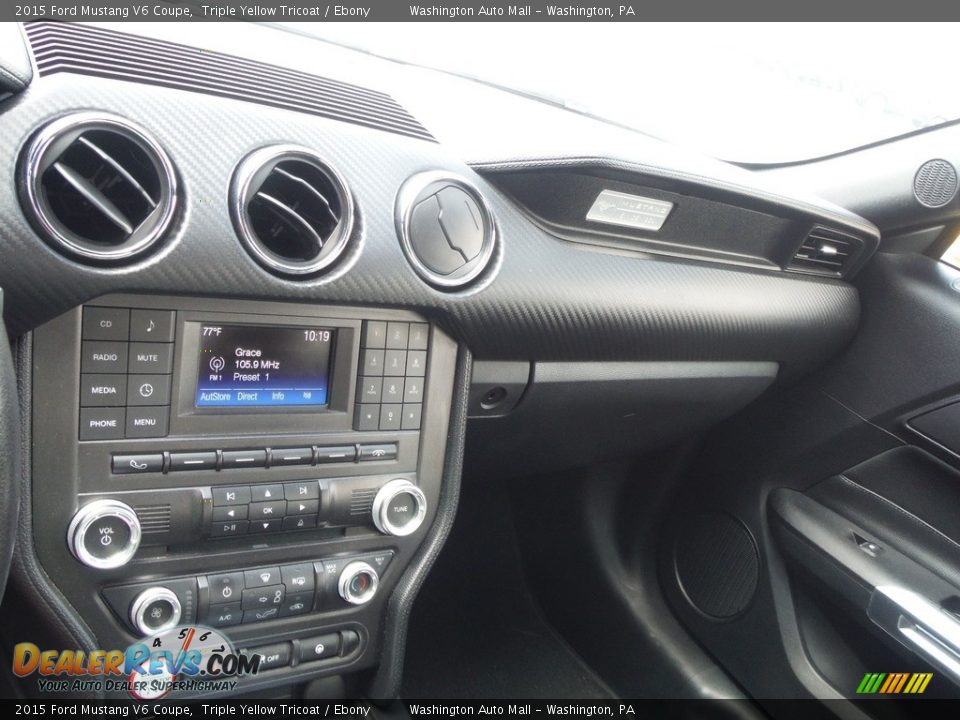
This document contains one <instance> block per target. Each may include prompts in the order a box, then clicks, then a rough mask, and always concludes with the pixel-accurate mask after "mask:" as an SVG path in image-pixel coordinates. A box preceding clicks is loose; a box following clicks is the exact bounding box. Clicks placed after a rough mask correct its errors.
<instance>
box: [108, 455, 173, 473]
mask: <svg viewBox="0 0 960 720" xmlns="http://www.w3.org/2000/svg"><path fill="white" fill-rule="evenodd" d="M162 470H163V455H161V454H160V453H157V454H153V455H114V456H113V457H112V458H111V459H110V471H111V472H112V473H113V474H114V475H139V474H141V473H155V472H161V471H162Z"/></svg>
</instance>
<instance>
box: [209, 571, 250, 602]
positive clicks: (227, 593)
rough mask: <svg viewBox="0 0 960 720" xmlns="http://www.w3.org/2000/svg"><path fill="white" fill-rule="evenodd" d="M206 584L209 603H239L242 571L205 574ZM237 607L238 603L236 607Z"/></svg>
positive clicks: (241, 590)
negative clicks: (208, 591)
mask: <svg viewBox="0 0 960 720" xmlns="http://www.w3.org/2000/svg"><path fill="white" fill-rule="evenodd" d="M207 585H208V586H209V587H210V604H211V605H218V604H220V603H239V602H240V596H241V593H242V592H243V573H242V572H232V573H221V574H219V575H207ZM237 609H239V605H238V607H237Z"/></svg>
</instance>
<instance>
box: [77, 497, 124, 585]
mask: <svg viewBox="0 0 960 720" xmlns="http://www.w3.org/2000/svg"><path fill="white" fill-rule="evenodd" d="M67 545H68V546H69V547H70V552H72V553H73V555H74V557H76V558H77V560H79V561H80V562H82V563H83V564H84V565H86V566H88V567H92V568H97V569H98V570H106V569H109V568H117V567H120V566H121V565H126V564H127V562H129V561H130V558H132V557H133V555H134V553H136V552H137V548H138V547H140V519H139V518H138V517H137V514H136V513H135V512H134V511H133V508H131V507H130V506H129V505H126V504H125V503H122V502H120V501H118V500H94V501H93V502H92V503H88V504H86V505H84V506H83V507H82V508H80V509H79V510H77V514H76V515H74V516H73V520H71V521H70V527H69V529H68V530H67Z"/></svg>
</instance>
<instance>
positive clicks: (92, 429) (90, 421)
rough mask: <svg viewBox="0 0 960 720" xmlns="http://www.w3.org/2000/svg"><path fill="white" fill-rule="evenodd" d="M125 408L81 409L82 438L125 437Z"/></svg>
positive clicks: (115, 438) (116, 438) (104, 438)
mask: <svg viewBox="0 0 960 720" xmlns="http://www.w3.org/2000/svg"><path fill="white" fill-rule="evenodd" d="M126 414H127V411H126V409H124V408H83V409H81V410H80V439H81V440H120V439H121V438H123V428H124V418H125V417H126Z"/></svg>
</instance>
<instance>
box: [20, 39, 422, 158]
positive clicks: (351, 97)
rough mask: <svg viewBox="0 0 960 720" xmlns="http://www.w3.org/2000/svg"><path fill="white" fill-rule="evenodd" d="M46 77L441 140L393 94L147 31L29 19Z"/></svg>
mask: <svg viewBox="0 0 960 720" xmlns="http://www.w3.org/2000/svg"><path fill="white" fill-rule="evenodd" d="M26 31H27V37H28V38H29V40H30V47H31V49H32V51H33V56H34V58H35V60H36V64H37V70H38V72H39V74H40V76H41V77H45V76H47V75H53V74H55V73H62V72H68V73H78V74H82V75H93V76H95V77H105V78H112V79H116V80H125V81H128V82H129V81H132V82H139V83H146V84H149V85H158V86H161V87H168V88H174V89H176V90H186V91H188V92H196V93H203V94H205V95H214V96H217V97H225V98H231V99H233V100H242V101H245V102H253V103H257V104H260V105H268V106H271V107H278V108H283V109H285V110H293V111H295V112H302V113H308V114H310V115H318V116H321V117H326V118H331V119H333V120H340V121H342V122H348V123H352V124H354V125H363V126H365V127H370V128H375V129H377V130H383V131H386V132H392V133H396V134H398V135H406V136H408V137H414V138H419V139H422V140H429V141H434V138H433V136H432V135H431V134H430V133H429V132H428V131H427V129H426V128H425V127H423V125H421V124H420V123H419V122H418V121H417V120H416V119H415V118H414V117H413V116H411V115H410V113H408V112H407V111H406V110H405V109H404V108H403V107H401V106H400V104H399V103H397V101H396V100H394V99H393V98H392V97H390V96H389V95H387V94H385V93H382V92H378V91H376V90H370V89H368V88H363V87H359V86H357V85H351V84H349V83H345V82H340V81H337V80H331V79H329V78H324V77H319V76H316V75H311V74H310V73H305V72H301V71H298V70H293V69H291V68H285V67H278V66H276V65H270V64H267V63H261V62H256V61H253V60H247V59H245V58H241V57H235V56H232V55H224V54H221V53H215V52H209V51H206V50H201V49H200V48H195V47H190V46H188V45H179V44H177V43H171V42H167V41H165V40H155V39H152V38H148V37H143V36H140V35H129V34H127V33H122V32H116V31H114V30H106V29H104V28H99V27H93V26H91V25H81V24H77V23H68V22H47V21H38V22H29V23H27V24H26Z"/></svg>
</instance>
